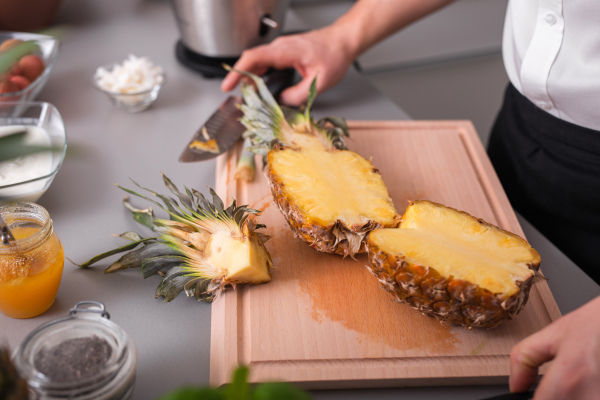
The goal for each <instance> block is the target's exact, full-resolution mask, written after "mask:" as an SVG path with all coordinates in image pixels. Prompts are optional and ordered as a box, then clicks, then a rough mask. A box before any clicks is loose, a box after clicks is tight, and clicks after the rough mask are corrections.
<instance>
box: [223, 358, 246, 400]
mask: <svg viewBox="0 0 600 400" xmlns="http://www.w3.org/2000/svg"><path fill="white" fill-rule="evenodd" d="M249 391H250V385H248V368H247V367H244V366H240V367H238V368H237V369H236V370H235V371H234V372H233V377H232V378H231V383H230V384H229V385H227V388H226V389H225V394H226V395H227V396H226V399H227V400H249V399H250V393H249Z"/></svg>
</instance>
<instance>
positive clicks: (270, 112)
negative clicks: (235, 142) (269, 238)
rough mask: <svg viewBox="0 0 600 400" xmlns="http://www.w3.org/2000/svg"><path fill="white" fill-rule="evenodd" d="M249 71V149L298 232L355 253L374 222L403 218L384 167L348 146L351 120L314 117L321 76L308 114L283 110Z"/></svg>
mask: <svg viewBox="0 0 600 400" xmlns="http://www.w3.org/2000/svg"><path fill="white" fill-rule="evenodd" d="M242 73H244V72H242ZM247 75H248V76H250V77H251V78H252V79H253V80H254V83H255V84H256V87H257V88H258V92H257V91H256V90H255V88H254V86H251V85H247V84H245V85H243V86H242V93H243V97H244V101H245V105H242V106H241V109H242V111H243V112H244V117H243V119H242V123H243V124H244V125H245V126H246V128H247V132H246V134H245V136H246V138H247V139H250V140H251V142H252V144H253V146H252V147H250V149H251V150H253V151H254V152H256V153H257V154H261V155H263V156H264V159H265V162H266V174H267V178H268V180H269V184H270V186H271V191H272V193H273V197H274V200H275V202H276V204H277V205H278V207H279V209H280V210H281V212H282V213H283V215H284V216H285V218H286V219H287V221H288V224H289V226H290V228H291V229H292V231H293V232H294V235H295V236H296V237H298V238H301V239H303V240H304V241H306V242H307V243H308V244H309V245H310V246H311V247H313V248H315V249H317V250H319V251H323V252H326V253H335V254H341V255H344V256H347V255H349V256H351V257H353V256H354V255H355V254H356V253H363V252H365V251H366V250H365V237H366V235H367V234H368V233H369V232H370V231H371V230H373V229H375V228H381V227H395V226H397V225H398V222H399V216H398V214H397V212H396V209H395V208H394V204H393V203H392V200H391V198H390V196H389V194H388V190H387V187H386V186H385V184H384V183H383V180H382V178H381V175H380V174H379V171H378V170H377V169H376V168H375V167H374V166H373V165H372V164H371V162H369V161H368V160H366V159H365V158H363V157H362V156H360V155H359V154H357V153H354V152H352V151H349V150H347V149H346V145H345V143H344V140H343V136H347V135H348V128H347V126H346V124H345V121H343V120H342V119H340V118H324V119H322V120H319V121H317V122H315V121H313V120H312V118H311V117H310V107H311V105H312V102H313V100H314V98H315V96H316V86H315V84H316V81H313V84H312V86H311V90H310V93H309V100H308V104H307V106H306V108H305V111H304V113H303V114H302V113H299V112H297V111H294V110H291V109H286V110H285V112H284V110H282V108H281V107H280V106H279V105H278V104H277V102H276V101H275V99H273V97H272V96H271V94H270V93H269V92H268V90H267V89H266V87H265V85H264V83H263V81H262V80H261V79H260V78H258V77H257V76H255V75H252V74H247ZM288 121H290V122H288Z"/></svg>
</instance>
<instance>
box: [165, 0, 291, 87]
mask: <svg viewBox="0 0 600 400" xmlns="http://www.w3.org/2000/svg"><path fill="white" fill-rule="evenodd" d="M170 3H171V7H172V9H173V13H174V15H175V20H176V21H177V25H178V27H179V31H180V33H181V40H180V41H179V42H178V43H177V47H176V54H177V58H178V59H179V61H181V62H182V63H183V64H184V65H186V66H188V67H190V68H193V69H195V70H198V71H199V72H201V73H203V74H204V75H205V76H223V75H224V74H225V71H224V70H223V68H222V67H221V64H222V63H223V62H227V63H233V62H235V60H237V58H238V57H239V56H240V55H241V54H242V52H243V51H244V50H246V49H248V48H250V47H254V46H257V45H260V44H264V43H269V42H270V41H272V40H273V39H275V38H276V37H277V36H278V35H279V34H280V32H281V30H282V27H283V24H284V20H285V14H286V11H287V9H288V7H289V0H171V1H170Z"/></svg>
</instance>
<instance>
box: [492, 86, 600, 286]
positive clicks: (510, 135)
mask: <svg viewBox="0 0 600 400" xmlns="http://www.w3.org/2000/svg"><path fill="white" fill-rule="evenodd" d="M598 117H599V118H600V110H599V116H598ZM488 154H489V156H490V159H491V161H492V164H493V165H494V168H495V169H496V172H497V174H498V177H499V178H500V181H501V182H502V186H503V187H504V190H505V191H506V194H507V195H508V198H509V200H510V202H511V204H512V206H513V207H514V209H515V210H517V211H518V212H519V213H520V214H521V215H522V216H523V217H525V218H526V219H527V220H528V221H529V222H531V224H532V225H534V226H535V227H536V228H537V229H538V230H539V231H540V232H541V233H542V234H543V235H544V236H546V237H547V238H548V239H549V240H550V241H551V242H552V243H553V244H554V245H555V246H556V247H558V248H559V249H560V250H561V251H562V252H563V253H564V254H565V255H566V256H567V257H569V258H570V259H571V260H572V261H573V262H574V263H575V264H577V266H579V267H580V268H581V269H583V270H584V271H585V272H586V273H587V274H588V275H589V276H590V277H592V279H594V280H595V281H596V282H598V283H600V131H595V130H592V129H588V128H584V127H581V126H578V125H575V124H572V123H569V122H566V121H563V120H561V119H559V118H556V117H554V116H553V115H550V114H548V113H547V112H545V111H543V110H541V109H540V108H538V107H537V106H535V105H534V104H533V103H532V102H531V101H529V100H528V99H527V98H526V97H525V96H523V95H522V94H521V93H519V91H518V90H517V89H515V87H514V86H513V85H511V84H509V85H508V87H507V88H506V92H505V95H504V103H503V105H502V109H501V110H500V113H499V114H498V117H497V119H496V122H495V124H494V127H493V128H492V133H491V136H490V141H489V145H488ZM542 265H543V254H542Z"/></svg>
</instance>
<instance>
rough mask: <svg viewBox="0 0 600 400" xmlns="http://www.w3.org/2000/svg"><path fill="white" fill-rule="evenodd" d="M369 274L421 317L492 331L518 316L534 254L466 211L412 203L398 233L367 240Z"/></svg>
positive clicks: (534, 271)
mask: <svg viewBox="0 0 600 400" xmlns="http://www.w3.org/2000/svg"><path fill="white" fill-rule="evenodd" d="M368 249H369V261H370V269H371V272H373V274H374V275H375V276H376V277H377V278H378V279H379V281H380V282H381V284H382V286H383V288H384V289H386V290H388V291H389V292H391V293H392V294H394V295H395V296H396V297H397V299H398V300H399V301H400V302H402V303H407V304H409V305H411V306H412V307H414V308H416V309H418V310H420V311H421V312H423V313H426V314H429V315H432V316H434V317H436V318H438V319H440V320H446V321H450V322H453V323H456V324H459V325H463V326H465V327H468V328H471V327H494V326H497V325H498V324H499V323H500V322H502V321H504V320H507V319H510V318H512V317H513V316H514V315H516V314H517V313H518V312H520V311H521V309H522V308H523V306H524V305H525V303H526V302H527V298H528V295H529V290H530V288H531V285H532V283H533V282H534V280H535V278H536V277H537V276H539V272H538V269H539V265H540V255H539V253H538V252H537V251H535V250H534V249H533V248H532V247H531V246H530V245H529V243H527V241H525V240H524V239H522V238H521V237H519V236H517V235H515V234H513V233H511V232H507V231H505V230H502V229H500V228H498V227H496V226H494V225H492V224H489V223H487V222H485V221H483V220H481V219H477V218H475V217H473V216H471V215H469V214H467V213H465V212H462V211H458V210H455V209H453V208H450V207H446V206H443V205H441V204H437V203H433V202H429V201H415V202H411V203H410V204H409V206H408V208H407V209H406V212H405V213H404V216H403V217H402V222H401V224H400V226H399V228H397V229H378V230H375V231H373V232H371V234H370V235H369V239H368Z"/></svg>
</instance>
